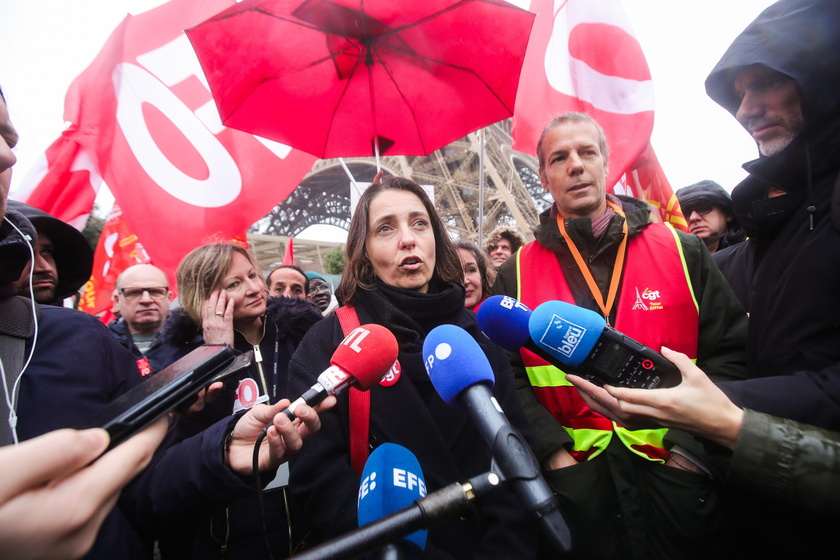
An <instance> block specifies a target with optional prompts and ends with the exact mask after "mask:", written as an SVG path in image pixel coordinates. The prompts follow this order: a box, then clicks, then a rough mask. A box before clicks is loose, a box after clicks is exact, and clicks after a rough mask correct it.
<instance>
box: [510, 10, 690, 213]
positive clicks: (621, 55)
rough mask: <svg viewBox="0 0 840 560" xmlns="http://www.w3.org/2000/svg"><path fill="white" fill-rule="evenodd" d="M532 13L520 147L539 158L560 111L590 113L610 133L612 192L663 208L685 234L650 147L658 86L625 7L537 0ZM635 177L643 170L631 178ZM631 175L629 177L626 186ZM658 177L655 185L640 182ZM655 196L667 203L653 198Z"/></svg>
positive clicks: (519, 105)
mask: <svg viewBox="0 0 840 560" xmlns="http://www.w3.org/2000/svg"><path fill="white" fill-rule="evenodd" d="M530 10H531V11H532V12H534V13H536V14H537V17H536V19H535V21H534V27H533V29H532V31H531V40H530V42H529V43H528V52H527V53H526V55H525V62H524V64H523V66H522V75H521V78H520V81H519V90H518V92H517V97H516V109H515V111H514V116H513V140H514V145H513V147H514V149H516V150H518V151H520V152H524V153H529V154H536V147H537V141H538V140H539V137H540V134H542V131H543V128H544V127H545V125H546V124H548V122H549V121H550V120H551V119H552V118H553V117H555V116H557V115H559V114H561V113H564V112H567V111H579V112H582V113H586V114H588V115H591V116H592V117H593V118H594V119H595V120H596V121H598V123H599V124H600V125H601V126H602V127H603V129H604V131H605V133H606V135H607V144H608V146H609V149H610V155H609V163H610V165H609V169H610V172H609V177H608V178H607V185H608V188H610V189H614V188H615V187H617V188H618V191H619V192H621V191H622V185H625V186H626V187H627V188H628V190H627V191H625V192H627V194H632V195H633V196H636V197H638V198H641V199H643V200H647V201H648V202H650V203H652V204H653V205H654V206H655V207H656V208H658V209H660V215H661V217H662V219H663V220H666V219H667V220H669V221H671V222H672V223H673V224H674V225H675V226H676V227H678V228H681V229H686V225H687V224H686V222H685V218H684V217H683V216H682V212H681V211H680V210H679V204H678V203H677V202H676V197H675V196H674V194H673V192H672V190H671V187H670V185H669V184H668V181H667V179H666V178H665V175H664V173H663V172H662V170H661V168H660V167H659V162H658V160H656V157H655V156H654V155H653V150H652V148H651V147H650V135H651V132H653V110H654V99H653V82H652V81H651V76H650V70H649V68H648V65H647V62H646V60H645V57H644V53H643V52H642V48H641V45H639V41H638V40H637V39H636V36H635V34H634V33H633V30H632V27H631V26H630V21H629V20H628V19H627V15H626V14H625V12H624V9H623V8H622V6H621V4H620V2H619V1H618V0H532V2H531V6H530ZM646 166H648V167H649V168H648V169H643V168H644V167H646ZM631 172H636V174H635V176H633V177H632V178H631ZM625 174H627V177H628V179H627V180H626V181H625V182H624V183H620V181H621V179H622V177H623V176H624V175H625ZM654 178H655V181H656V184H655V185H648V184H642V183H639V181H640V180H647V179H651V180H653V179H654ZM614 186H615V187H614ZM654 194H655V195H656V196H662V197H664V198H654V199H649V198H647V197H648V195H654ZM666 208H671V211H670V212H666V211H665V209H666Z"/></svg>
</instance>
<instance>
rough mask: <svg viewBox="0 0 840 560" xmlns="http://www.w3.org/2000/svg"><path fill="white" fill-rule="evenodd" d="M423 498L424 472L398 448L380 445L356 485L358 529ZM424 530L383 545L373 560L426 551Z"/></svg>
mask: <svg viewBox="0 0 840 560" xmlns="http://www.w3.org/2000/svg"><path fill="white" fill-rule="evenodd" d="M425 495H426V482H425V479H424V478H423V470H422V469H421V468H420V463H419V462H418V461H417V458H416V457H415V456H414V454H413V453H412V452H411V451H409V450H408V449H406V448H405V447H403V446H401V445H397V444H395V443H383V444H382V445H380V446H379V447H377V448H376V449H374V450H373V453H371V454H370V457H368V460H367V462H366V463H365V468H364V470H363V471H362V482H361V484H360V485H359V514H358V515H359V527H362V526H364V525H367V524H369V523H371V522H373V521H376V520H377V519H381V518H383V517H385V516H386V515H389V514H392V513H394V512H396V511H399V510H402V509H403V508H406V507H408V506H410V505H412V504H413V503H414V502H415V501H416V500H419V499H420V498H423V497H424V496H425ZM426 533H427V531H426V530H425V529H422V530H420V531H416V532H414V533H412V534H410V535H408V536H405V537H402V538H401V539H400V540H399V541H398V542H397V543H393V544H389V545H387V546H385V547H384V548H383V549H382V550H381V551H380V554H379V555H377V556H376V558H380V559H382V560H384V559H386V558H387V559H397V558H407V557H409V556H411V555H414V554H416V553H418V552H422V551H423V550H425V548H426Z"/></svg>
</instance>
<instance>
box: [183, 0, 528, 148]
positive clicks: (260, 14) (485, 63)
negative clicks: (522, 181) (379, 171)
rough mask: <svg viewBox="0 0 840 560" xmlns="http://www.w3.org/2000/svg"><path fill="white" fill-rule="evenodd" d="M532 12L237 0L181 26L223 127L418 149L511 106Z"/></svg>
mask: <svg viewBox="0 0 840 560" xmlns="http://www.w3.org/2000/svg"><path fill="white" fill-rule="evenodd" d="M533 21H534V14H532V13H531V12H528V11H525V10H522V9H520V8H517V7H516V6H513V5H511V4H508V3H507V2H505V1H504V0H460V1H459V0H305V1H303V2H301V1H300V0H246V1H244V2H241V3H240V4H237V5H235V6H233V7H231V8H230V9H228V10H225V11H223V12H221V13H219V14H217V15H216V16H214V17H212V18H210V19H208V20H207V21H205V22H203V23H201V24H199V25H197V26H196V27H193V28H192V29H188V30H187V31H186V33H187V36H188V37H189V40H190V42H191V43H192V45H193V48H194V49H195V51H196V54H197V55H198V59H199V61H200V62H201V66H202V68H203V70H204V74H205V76H206V77H207V81H208V84H209V86H210V89H211V91H212V92H213V97H214V99H215V101H216V106H217V107H218V109H219V114H220V116H221V119H222V122H223V123H224V124H225V125H226V126H229V127H231V128H236V129H239V130H244V131H247V132H250V133H252V134H256V135H258V136H262V137H265V138H269V139H271V140H276V141H278V142H282V143H284V144H287V145H289V146H292V147H294V148H297V149H300V150H303V151H306V152H309V153H310V154H313V155H315V156H318V157H320V158H330V157H351V156H370V155H373V154H374V153H375V146H378V151H379V152H380V153H388V154H400V155H427V154H429V153H431V152H433V151H434V150H436V149H438V148H440V147H441V146H444V145H446V144H448V143H450V142H452V141H454V140H457V139H458V138H461V137H462V136H465V135H466V134H468V133H470V132H472V131H474V130H476V129H478V128H481V127H483V126H487V125H489V124H492V123H494V122H496V121H499V120H501V119H504V118H508V117H510V116H511V115H512V113H513V104H514V100H515V98H516V88H517V85H518V83H519V73H520V70H521V67H522V60H523V57H524V55H525V49H526V47H527V44H528V37H529V34H530V31H531V25H532V24H533Z"/></svg>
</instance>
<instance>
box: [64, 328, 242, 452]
mask: <svg viewBox="0 0 840 560" xmlns="http://www.w3.org/2000/svg"><path fill="white" fill-rule="evenodd" d="M252 357H253V351H251V352H246V353H244V354H240V355H239V356H236V355H235V353H234V351H233V350H232V349H231V348H230V347H229V346H228V345H226V344H208V345H204V346H199V347H198V348H196V349H195V350H193V351H192V352H190V353H189V354H187V355H186V356H184V357H183V358H181V359H180V360H178V361H176V362H174V363H173V364H171V365H170V366H168V367H167V368H165V369H163V370H161V371H160V372H158V373H156V374H154V375H152V376H151V377H150V378H148V379H146V380H145V381H144V382H143V383H142V384H140V385H138V386H137V387H134V388H133V389H131V390H130V391H128V392H127V393H125V394H123V395H122V396H120V397H118V398H116V399H115V400H113V401H112V402H110V403H108V404H107V405H105V406H104V407H103V408H102V409H100V410H99V411H97V412H96V413H95V414H93V415H91V416H89V417H88V418H87V419H86V420H85V421H84V422H82V423H81V424H79V425H78V426H74V427H75V428H76V429H78V430H84V429H87V428H104V429H105V430H107V432H108V434H110V436H111V443H110V445H109V446H108V449H112V448H113V447H116V446H117V445H119V444H120V443H122V442H123V441H125V440H126V439H128V438H130V437H131V436H133V435H134V434H136V433H137V432H139V431H140V430H142V429H143V428H146V427H147V426H149V425H150V424H152V423H153V422H154V421H155V420H157V419H158V418H160V417H161V416H163V415H164V414H167V413H169V412H173V411H176V410H177V409H178V408H179V407H183V406H184V405H185V404H187V403H191V402H192V400H193V399H194V398H195V396H196V395H197V393H198V392H199V391H200V390H201V389H203V388H204V387H206V386H208V385H210V384H211V383H214V382H216V381H221V380H222V379H224V378H225V377H227V376H228V375H231V374H233V373H235V372H237V371H239V370H241V369H242V368H245V367H248V365H249V364H250V363H251V359H252Z"/></svg>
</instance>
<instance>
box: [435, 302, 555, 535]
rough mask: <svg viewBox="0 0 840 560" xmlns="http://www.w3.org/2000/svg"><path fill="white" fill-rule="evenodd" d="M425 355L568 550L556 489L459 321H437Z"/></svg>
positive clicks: (447, 396) (447, 394)
mask: <svg viewBox="0 0 840 560" xmlns="http://www.w3.org/2000/svg"><path fill="white" fill-rule="evenodd" d="M482 307H483V305H482ZM423 358H424V364H425V366H426V371H427V372H428V374H429V378H430V379H431V381H432V385H434V387H435V390H436V391H437V392H438V394H439V395H440V396H441V398H442V399H443V400H444V401H446V402H447V403H448V404H449V405H451V406H457V405H459V404H460V405H462V406H463V407H464V408H466V409H467V411H468V413H469V415H470V417H471V418H472V420H473V423H474V424H475V426H476V427H477V428H478V431H479V432H480V433H481V436H482V437H483V438H484V441H485V442H486V443H487V445H488V446H489V447H490V450H491V452H492V455H493V459H494V462H495V463H496V465H497V466H498V468H499V470H500V471H501V475H502V478H503V479H504V480H505V481H507V482H509V483H510V485H511V487H512V488H513V491H514V493H516V495H517V497H518V498H519V501H520V502H521V503H522V505H523V506H524V507H525V509H526V510H528V512H529V513H530V514H531V515H533V516H534V517H536V518H537V519H538V520H539V521H540V523H541V524H542V526H543V528H544V529H545V532H546V534H547V536H548V537H549V538H550V540H551V542H552V543H553V544H554V545H555V547H557V549H558V550H563V551H567V550H569V548H570V546H571V543H570V540H571V538H570V534H569V528H568V527H567V526H566V522H565V521H564V520H563V517H562V515H561V514H560V511H559V510H558V509H557V507H558V506H557V500H556V498H555V497H554V493H553V492H552V491H551V489H550V488H549V487H548V484H547V483H546V482H545V479H543V477H542V475H541V474H540V468H539V465H538V464H537V459H536V457H534V454H533V452H532V451H531V449H530V448H529V447H528V444H527V442H525V440H524V438H523V437H522V435H521V434H520V433H519V432H518V431H517V430H516V428H514V427H513V426H512V425H511V424H510V422H508V419H507V418H506V417H505V415H504V412H503V411H502V408H501V406H499V403H498V402H497V401H496V398H495V397H494V396H493V394H492V393H491V392H490V389H491V388H492V387H493V385H494V383H495V376H494V374H493V369H492V368H491V367H490V362H489V361H488V360H487V356H485V355H484V352H483V351H482V350H481V347H480V346H479V345H478V343H477V342H476V341H475V340H474V339H473V338H472V336H470V335H469V333H467V332H466V331H465V330H463V329H462V328H460V327H456V326H455V325H440V326H438V327H435V328H434V329H432V331H431V332H430V333H429V334H428V336H426V340H425V341H424V343H423Z"/></svg>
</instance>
